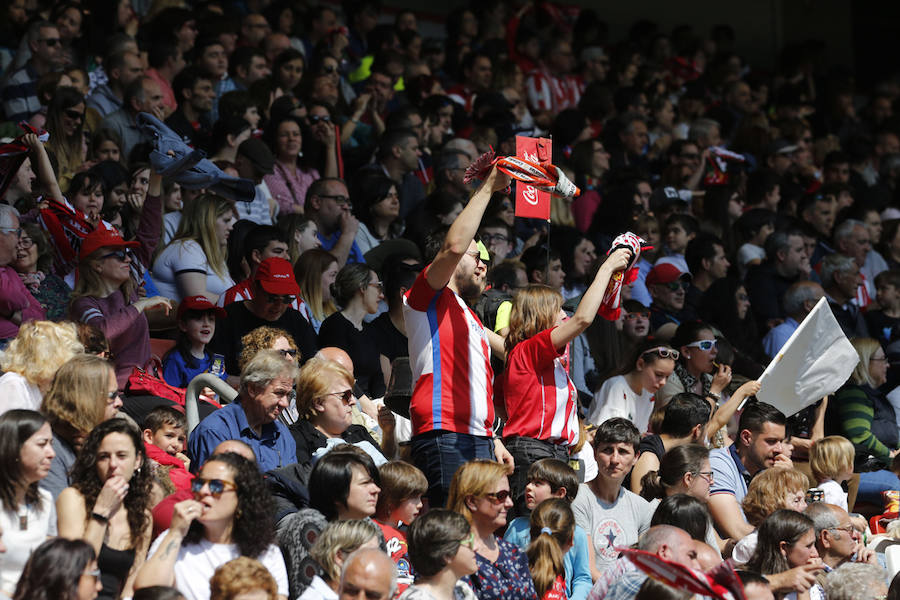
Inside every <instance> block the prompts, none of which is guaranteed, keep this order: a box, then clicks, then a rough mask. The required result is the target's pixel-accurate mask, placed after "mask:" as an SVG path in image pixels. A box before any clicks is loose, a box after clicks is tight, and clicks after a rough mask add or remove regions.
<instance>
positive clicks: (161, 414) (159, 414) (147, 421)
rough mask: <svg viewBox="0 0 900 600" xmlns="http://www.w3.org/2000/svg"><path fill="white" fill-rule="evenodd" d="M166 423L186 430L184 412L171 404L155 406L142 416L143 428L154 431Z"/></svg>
mask: <svg viewBox="0 0 900 600" xmlns="http://www.w3.org/2000/svg"><path fill="white" fill-rule="evenodd" d="M166 425H171V426H173V427H180V428H181V429H184V430H187V420H186V419H185V416H184V413H183V412H181V411H179V410H177V409H176V408H174V407H172V406H157V407H156V408H154V409H153V410H151V411H150V412H149V413H147V416H146V417H144V429H149V430H150V431H152V432H153V433H156V432H157V431H159V430H160V429H162V428H163V427H165V426H166Z"/></svg>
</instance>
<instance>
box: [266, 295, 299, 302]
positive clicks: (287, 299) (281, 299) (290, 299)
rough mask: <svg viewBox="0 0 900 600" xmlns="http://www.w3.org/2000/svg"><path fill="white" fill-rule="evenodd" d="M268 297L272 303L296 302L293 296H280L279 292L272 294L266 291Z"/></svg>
mask: <svg viewBox="0 0 900 600" xmlns="http://www.w3.org/2000/svg"><path fill="white" fill-rule="evenodd" d="M266 298H267V299H268V301H269V302H270V303H271V304H276V303H279V302H280V303H281V304H291V303H293V302H294V297H293V296H279V295H277V294H270V293H269V292H266Z"/></svg>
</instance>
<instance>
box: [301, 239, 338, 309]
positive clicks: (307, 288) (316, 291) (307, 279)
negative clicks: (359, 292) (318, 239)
mask: <svg viewBox="0 0 900 600" xmlns="http://www.w3.org/2000/svg"><path fill="white" fill-rule="evenodd" d="M337 262H338V259H337V258H335V256H334V255H333V254H331V253H330V252H328V251H327V250H322V249H321V248H311V249H310V250H307V251H306V252H304V253H303V254H301V255H300V258H298V259H297V264H296V265H294V275H295V276H296V278H297V285H298V286H300V295H301V297H302V298H303V301H304V302H306V304H307V306H309V310H310V311H311V312H312V314H313V316H314V317H315V318H316V319H318V320H319V321H324V320H325V317H327V316H328V315H330V314H333V313H334V312H335V311H337V307H335V305H334V301H333V300H329V301H327V302H325V301H324V300H323V299H322V273H324V272H325V271H326V270H328V267H330V266H331V264H332V263H337Z"/></svg>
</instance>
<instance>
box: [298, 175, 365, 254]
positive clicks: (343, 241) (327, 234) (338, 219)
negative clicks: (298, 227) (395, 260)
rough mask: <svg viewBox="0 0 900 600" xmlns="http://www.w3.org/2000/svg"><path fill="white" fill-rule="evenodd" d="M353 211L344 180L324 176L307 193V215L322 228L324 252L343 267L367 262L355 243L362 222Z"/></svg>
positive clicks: (320, 237) (321, 240)
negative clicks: (351, 210) (332, 256)
mask: <svg viewBox="0 0 900 600" xmlns="http://www.w3.org/2000/svg"><path fill="white" fill-rule="evenodd" d="M350 208H351V204H350V195H349V192H348V191H347V186H346V185H345V184H344V182H343V181H342V180H341V179H337V178H335V177H323V178H322V179H318V180H316V181H314V182H313V183H312V185H310V186H309V189H308V190H307V191H306V203H305V207H304V210H305V212H306V216H308V217H309V218H310V219H312V220H313V221H315V222H316V226H318V228H319V241H320V242H322V249H323V250H328V251H329V252H331V253H332V254H333V255H334V256H335V258H337V259H338V264H339V265H340V266H342V267H343V266H344V265H345V264H347V263H364V262H366V260H365V259H364V258H363V254H362V251H361V250H360V249H359V246H358V245H357V244H356V232H357V231H358V230H359V221H358V220H357V219H356V217H354V216H353V214H352V213H351V212H350Z"/></svg>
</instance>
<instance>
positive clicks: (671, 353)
mask: <svg viewBox="0 0 900 600" xmlns="http://www.w3.org/2000/svg"><path fill="white" fill-rule="evenodd" d="M648 354H655V355H657V356H658V357H660V358H671V359H672V360H678V357H679V356H681V353H680V352H679V351H678V350H675V349H674V348H666V347H665V346H659V347H657V348H650V349H649V350H647V351H646V352H644V353H643V354H641V357H644V356H647V355H648Z"/></svg>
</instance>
